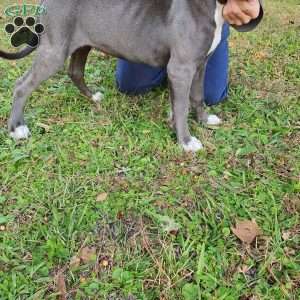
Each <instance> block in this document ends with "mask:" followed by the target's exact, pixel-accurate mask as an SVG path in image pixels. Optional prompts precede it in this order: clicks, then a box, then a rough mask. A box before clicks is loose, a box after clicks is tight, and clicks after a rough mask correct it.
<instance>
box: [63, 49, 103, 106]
mask: <svg viewBox="0 0 300 300" xmlns="http://www.w3.org/2000/svg"><path fill="white" fill-rule="evenodd" d="M90 51H91V47H89V46H85V47H81V48H79V49H77V50H76V51H75V52H74V53H73V54H72V56H71V61H70V66H69V76H70V77H71V79H72V81H73V82H74V84H75V85H76V86H77V87H78V89H79V90H80V92H81V93H82V94H83V95H84V96H86V97H87V98H89V99H91V100H92V101H93V102H96V103H97V102H100V101H101V100H102V98H103V95H102V93H100V92H98V93H96V94H93V93H92V91H91V90H90V89H89V88H88V86H87V85H86V83H85V80H84V70H85V65H86V61H87V58H88V55H89V52H90Z"/></svg>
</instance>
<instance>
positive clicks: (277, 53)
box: [0, 0, 300, 300]
mask: <svg viewBox="0 0 300 300" xmlns="http://www.w3.org/2000/svg"><path fill="white" fill-rule="evenodd" d="M14 2H15V1H7V0H2V1H1V4H0V10H1V14H0V17H1V19H0V25H1V28H3V27H4V24H5V23H6V22H8V19H6V18H5V17H4V14H3V9H4V7H5V6H7V5H8V4H12V3H14ZM29 2H30V1H29ZM297 3H298V4H297ZM265 5H266V17H265V20H264V23H263V24H262V25H261V26H260V27H259V29H258V30H256V31H255V32H251V33H247V34H239V33H236V32H233V31H232V36H231V41H230V43H231V75H230V76H231V90H230V97H229V100H228V101H227V102H226V103H224V104H222V105H219V106H218V107H214V108H212V109H211V111H214V112H216V113H218V114H219V115H220V116H221V117H222V118H223V119H224V120H225V123H224V125H223V126H222V127H220V128H219V129H217V130H212V129H208V128H205V127H203V126H200V125H199V124H197V123H196V122H195V121H194V120H192V119H191V120H190V124H191V128H192V132H193V134H194V135H195V136H197V137H199V138H201V140H202V141H203V143H204V145H205V151H203V152H201V153H199V154H197V155H195V156H192V155H188V156H187V155H186V154H184V153H183V152H182V151H181V150H180V149H179V147H178V146H177V145H176V140H175V135H174V134H173V133H172V132H171V130H170V129H169V127H168V125H167V122H166V119H167V114H168V110H169V103H168V91H167V90H166V89H157V90H155V91H153V92H151V93H149V94H147V95H145V96H141V97H127V96H124V95H122V94H120V93H119V92H118V91H117V90H116V89H115V84H114V70H115V62H116V61H115V59H108V58H106V57H103V56H101V55H100V54H99V53H97V52H93V53H92V55H91V56H90V58H89V63H88V66H87V74H86V77H87V82H88V83H89V85H91V86H92V87H94V89H95V90H97V89H99V88H100V87H101V88H100V89H102V91H103V92H104V94H105V99H104V100H103V102H102V104H101V107H100V108H96V107H95V106H93V105H91V104H90V103H89V102H88V101H87V100H86V99H85V98H84V97H82V96H81V95H80V94H79V92H78V91H77V89H76V88H75V87H74V86H73V85H72V84H71V82H70V79H69V78H68V76H67V75H66V72H65V71H62V72H60V73H59V74H58V75H56V76H55V77H54V78H52V79H51V80H49V81H47V82H46V83H44V84H43V85H42V86H41V87H40V89H39V90H38V91H36V92H34V94H33V96H32V97H31V99H30V101H29V102H28V105H27V109H26V120H27V124H28V125H29V127H30V129H31V132H32V137H31V138H30V140H28V141H25V142H18V143H16V142H14V141H12V140H11V139H10V138H8V136H7V131H6V121H7V118H8V116H9V112H10V109H11V99H12V91H13V86H14V83H15V81H16V79H17V78H18V77H20V76H21V74H23V72H24V71H25V70H26V69H28V67H29V65H30V62H31V59H32V56H31V57H28V58H26V59H24V60H22V61H18V62H8V61H4V60H0V170H1V171H0V299H1V300H6V299H11V300H16V299H35V300H39V299H110V300H117V299H123V300H125V299H126V300H137V299H147V300H152V299H160V300H168V299H172V300H175V299H176V300H181V299H182V300H195V299H226V300H230V299H240V300H246V299H249V300H250V299H252V300H257V299H265V300H270V299H278V300H281V299H299V297H300V223H299V222H300V218H299V212H300V181H299V180H300V177H299V174H300V105H299V104H300V100H299V95H300V59H299V55H300V54H299V49H300V38H299V35H300V23H299V21H300V18H299V17H300V6H299V2H298V1H297V0H287V1H279V0H273V1H271V0H266V1H265ZM0 42H1V48H5V49H10V50H12V49H11V48H10V47H9V43H8V37H7V36H6V34H5V33H4V31H3V30H0ZM251 219H255V220H256V222H257V224H258V225H259V227H260V228H261V230H262V235H261V236H259V237H258V238H257V240H256V241H255V242H254V243H252V244H251V245H248V246H247V245H245V244H243V243H241V242H240V241H239V240H238V239H237V237H236V236H235V235H234V234H233V232H232V230H231V227H232V226H234V225H235V223H236V221H237V220H251ZM65 292H66V293H67V296H66V295H65V294H66V293H65ZM58 293H61V295H60V296H58ZM65 296H66V297H68V298H66V297H65Z"/></svg>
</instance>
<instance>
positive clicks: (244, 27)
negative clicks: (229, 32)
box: [223, 0, 264, 32]
mask: <svg viewBox="0 0 300 300" xmlns="http://www.w3.org/2000/svg"><path fill="white" fill-rule="evenodd" d="M223 16H224V18H225V20H226V21H227V22H228V23H229V24H230V25H231V26H232V27H234V28H235V29H236V30H237V31H240V32H245V31H250V30H252V29H254V28H255V27H256V26H257V25H258V24H259V23H260V22H261V20H262V18H263V16H264V11H263V7H262V2H261V0H227V3H226V4H225V6H224V9H223Z"/></svg>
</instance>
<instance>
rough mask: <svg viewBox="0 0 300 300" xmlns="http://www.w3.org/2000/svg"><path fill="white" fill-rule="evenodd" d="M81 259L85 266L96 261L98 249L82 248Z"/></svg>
mask: <svg viewBox="0 0 300 300" xmlns="http://www.w3.org/2000/svg"><path fill="white" fill-rule="evenodd" d="M79 257H80V259H81V260H82V262H83V263H84V264H87V263H89V262H92V261H94V260H95V259H96V248H95V247H91V248H90V247H85V248H82V249H81V251H80V254H79Z"/></svg>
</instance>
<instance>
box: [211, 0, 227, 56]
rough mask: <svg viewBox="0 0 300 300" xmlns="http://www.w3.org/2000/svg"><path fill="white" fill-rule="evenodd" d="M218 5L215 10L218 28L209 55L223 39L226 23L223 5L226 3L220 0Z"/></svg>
mask: <svg viewBox="0 0 300 300" xmlns="http://www.w3.org/2000/svg"><path fill="white" fill-rule="evenodd" d="M216 2H217V5H216V10H215V23H216V29H215V34H214V39H213V42H212V45H211V47H210V49H209V51H208V55H210V54H211V53H212V52H214V51H215V50H216V48H217V47H218V45H219V44H220V42H221V39H222V29H223V25H224V18H223V7H224V5H222V4H220V3H219V2H218V1H216Z"/></svg>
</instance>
